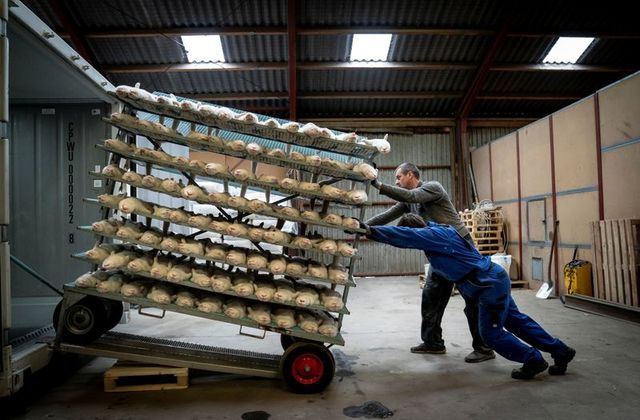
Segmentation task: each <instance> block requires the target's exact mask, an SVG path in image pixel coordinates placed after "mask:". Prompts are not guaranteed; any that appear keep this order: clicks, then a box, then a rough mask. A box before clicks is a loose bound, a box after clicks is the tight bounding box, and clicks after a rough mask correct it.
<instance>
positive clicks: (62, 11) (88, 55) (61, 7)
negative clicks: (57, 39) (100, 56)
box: [51, 0, 104, 74]
mask: <svg viewBox="0 0 640 420" xmlns="http://www.w3.org/2000/svg"><path fill="white" fill-rule="evenodd" d="M51 9H52V10H53V13H54V14H55V16H56V17H57V18H58V20H59V21H60V23H61V24H62V27H63V28H64V30H65V32H66V33H67V34H68V35H69V38H71V43H72V44H73V46H74V48H75V49H76V51H78V53H79V54H80V55H81V56H82V57H83V58H84V59H85V60H87V62H88V63H89V64H91V65H92V66H93V67H94V68H95V69H96V70H97V71H98V72H99V73H103V74H104V72H103V71H102V70H103V69H102V67H101V66H100V65H99V64H98V60H97V59H96V56H95V55H94V54H93V52H92V51H91V48H89V44H88V43H87V40H86V38H85V35H84V33H83V32H82V31H81V30H80V28H79V27H78V26H77V25H76V24H75V23H74V22H73V20H72V19H71V17H70V13H71V12H70V10H69V7H68V6H67V5H65V2H63V1H61V0H52V1H51Z"/></svg>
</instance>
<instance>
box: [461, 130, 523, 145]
mask: <svg viewBox="0 0 640 420" xmlns="http://www.w3.org/2000/svg"><path fill="white" fill-rule="evenodd" d="M516 130H517V128H511V127H471V128H469V130H467V138H468V140H469V149H474V148H476V147H480V146H484V145H485V144H487V143H490V142H491V141H493V140H495V139H499V138H500V137H504V136H506V135H507V134H509V133H513V132H514V131H516Z"/></svg>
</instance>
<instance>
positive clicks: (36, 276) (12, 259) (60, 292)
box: [10, 255, 64, 296]
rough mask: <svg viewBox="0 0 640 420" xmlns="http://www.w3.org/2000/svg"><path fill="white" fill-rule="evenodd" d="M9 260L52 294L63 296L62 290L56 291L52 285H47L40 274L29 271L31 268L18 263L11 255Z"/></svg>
mask: <svg viewBox="0 0 640 420" xmlns="http://www.w3.org/2000/svg"><path fill="white" fill-rule="evenodd" d="M10 258H11V261H13V262H14V263H16V265H17V266H18V267H20V268H22V269H23V270H24V271H26V272H27V273H29V274H31V275H32V276H33V277H35V278H36V280H38V281H39V282H40V283H42V284H43V285H45V286H47V287H48V288H49V289H51V290H53V291H54V292H56V293H57V294H58V295H60V296H63V295H64V293H62V290H60V289H58V288H57V287H55V286H54V285H53V284H51V283H49V282H48V281H47V280H46V279H45V278H44V277H42V276H41V275H40V274H38V273H37V272H35V271H34V270H33V269H31V267H29V266H28V265H27V264H25V263H23V262H22V261H20V260H19V259H17V258H16V257H14V256H13V255H11V257H10Z"/></svg>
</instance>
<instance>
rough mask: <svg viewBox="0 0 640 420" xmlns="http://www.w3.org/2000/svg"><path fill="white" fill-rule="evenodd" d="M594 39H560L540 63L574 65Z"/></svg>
mask: <svg viewBox="0 0 640 420" xmlns="http://www.w3.org/2000/svg"><path fill="white" fill-rule="evenodd" d="M594 39H595V38H586V37H560V38H558V40H557V41H556V43H555V44H554V45H553V47H552V48H551V51H549V54H547V56H546V57H545V58H544V60H542V62H543V63H571V64H575V63H576V61H578V59H579V58H580V56H582V54H583V53H584V51H585V50H586V49H587V48H588V47H589V45H591V43H592V42H593V40H594Z"/></svg>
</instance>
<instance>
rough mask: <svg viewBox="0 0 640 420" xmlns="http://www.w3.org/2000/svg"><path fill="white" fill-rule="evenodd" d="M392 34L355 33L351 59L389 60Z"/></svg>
mask: <svg viewBox="0 0 640 420" xmlns="http://www.w3.org/2000/svg"><path fill="white" fill-rule="evenodd" d="M391 36H392V34H354V35H353V42H352V43H351V54H350V56H349V57H350V58H349V60H350V61H387V57H388V56H389V47H390V46H391Z"/></svg>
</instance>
